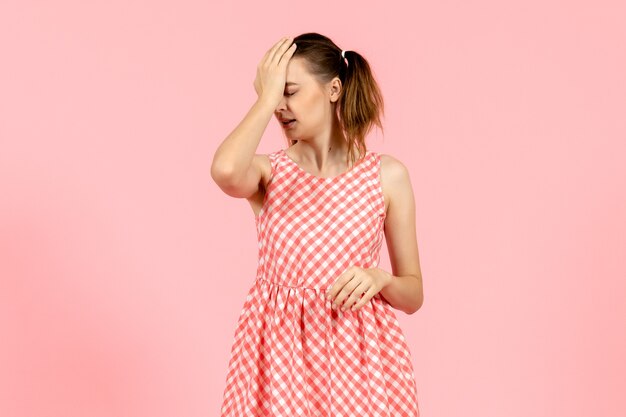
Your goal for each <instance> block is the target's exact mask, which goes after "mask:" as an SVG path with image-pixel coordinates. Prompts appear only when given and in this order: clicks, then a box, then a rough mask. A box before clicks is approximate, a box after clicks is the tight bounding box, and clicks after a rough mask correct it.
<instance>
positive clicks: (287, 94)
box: [285, 92, 296, 96]
mask: <svg viewBox="0 0 626 417" xmlns="http://www.w3.org/2000/svg"><path fill="white" fill-rule="evenodd" d="M294 94H296V93H295V92H293V93H291V94H289V93H285V95H286V96H293V95H294Z"/></svg>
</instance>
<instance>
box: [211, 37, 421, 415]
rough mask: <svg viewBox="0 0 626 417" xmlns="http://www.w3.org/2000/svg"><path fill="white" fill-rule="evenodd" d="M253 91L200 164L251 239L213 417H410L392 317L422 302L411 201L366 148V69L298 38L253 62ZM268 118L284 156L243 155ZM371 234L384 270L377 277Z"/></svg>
mask: <svg viewBox="0 0 626 417" xmlns="http://www.w3.org/2000/svg"><path fill="white" fill-rule="evenodd" d="M254 87H255V89H256V92H257V94H258V100H257V101H256V102H255V103H254V105H253V106H252V108H251V109H250V111H249V112H248V114H246V116H245V117H244V119H243V120H242V121H241V123H239V125H238V126H237V127H236V128H235V129H234V130H233V132H232V133H231V134H230V135H229V136H228V137H227V138H226V139H225V140H224V141H223V143H222V144H221V145H220V146H219V148H218V149H217V151H216V153H215V156H214V158H213V163H212V166H211V176H212V178H213V179H214V181H215V182H216V183H217V184H218V185H219V187H220V188H221V189H222V190H223V191H224V192H225V193H226V194H228V195H230V196H233V197H238V198H242V197H245V198H246V199H247V200H248V201H249V203H250V205H251V207H252V210H253V212H254V216H255V222H256V227H257V235H258V239H259V253H258V255H259V261H258V269H257V274H256V279H255V280H254V283H253V285H252V287H251V288H250V290H249V292H248V295H247V297H246V300H245V302H244V305H243V309H242V311H241V315H240V317H239V321H238V324H237V327H236V330H235V337H234V342H233V345H232V350H231V358H230V362H229V366H228V376H227V380H226V388H225V391H224V397H223V404H222V408H221V417H252V416H285V417H297V416H302V417H305V416H306V417H317V416H320V417H321V416H324V417H337V416H343V417H347V416H359V417H363V416H368V417H374V416H380V417H383V416H385V417H400V416H402V417H418V416H419V410H418V402H417V389H416V383H415V378H414V373H413V366H412V363H411V353H410V351H409V347H408V345H407V343H406V341H405V337H404V335H403V333H402V330H401V328H400V326H399V324H398V321H397V319H396V316H395V313H394V311H393V309H398V310H401V311H403V312H405V313H407V314H412V313H414V312H416V311H417V310H418V309H419V308H420V307H421V305H422V302H423V290H422V276H421V272H420V265H419V255H418V249H417V240H416V235H415V208H414V198H413V191H412V188H411V183H410V179H409V175H408V172H407V170H406V168H405V166H404V165H403V164H402V163H401V162H400V161H398V160H397V159H395V158H393V157H391V156H389V155H382V154H378V153H376V152H374V151H370V150H367V148H366V146H365V135H366V134H367V133H368V132H369V130H370V129H371V128H372V126H373V125H377V126H379V127H380V128H381V129H382V125H381V123H380V118H379V113H381V112H382V113H383V114H384V112H383V100H382V95H381V93H380V90H379V88H378V85H377V84H376V82H375V80H374V77H373V75H372V72H371V70H370V67H369V64H368V62H367V61H366V60H365V58H363V57H362V56H361V55H360V54H358V53H357V52H355V51H343V50H342V49H341V48H339V47H337V46H336V45H335V44H334V43H333V42H332V41H331V40H330V39H328V38H327V37H325V36H322V35H320V34H317V33H306V34H302V35H300V36H298V37H296V38H293V39H292V38H283V39H280V40H279V41H278V42H277V43H276V44H275V45H273V46H272V47H271V49H269V50H268V51H267V52H266V53H265V55H264V56H263V58H262V60H261V62H260V63H259V65H258V67H257V76H256V79H255V81H254ZM272 116H275V117H276V118H277V119H278V122H279V123H280V124H281V126H282V129H283V131H284V133H285V136H286V138H287V140H288V145H289V146H288V147H287V148H286V149H280V150H278V151H275V152H272V153H270V154H268V155H262V154H256V153H255V152H256V149H257V146H258V144H259V142H260V140H261V136H262V135H263V133H264V131H265V128H266V127H267V125H268V123H269V121H270V119H271V118H272ZM383 234H384V236H385V237H386V241H387V246H388V249H389V254H390V260H391V265H392V269H393V273H390V272H387V271H385V270H383V269H380V268H378V267H377V265H378V263H379V259H380V257H379V251H380V247H381V244H382V241H383Z"/></svg>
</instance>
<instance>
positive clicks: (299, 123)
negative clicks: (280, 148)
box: [276, 58, 338, 140]
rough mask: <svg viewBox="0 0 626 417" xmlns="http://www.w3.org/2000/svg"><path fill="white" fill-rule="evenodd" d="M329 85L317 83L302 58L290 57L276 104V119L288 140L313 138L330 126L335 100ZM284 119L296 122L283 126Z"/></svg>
mask: <svg viewBox="0 0 626 417" xmlns="http://www.w3.org/2000/svg"><path fill="white" fill-rule="evenodd" d="M337 80H338V79H337ZM330 85H331V83H329V84H328V85H320V84H319V83H318V82H317V80H316V79H315V78H313V76H312V75H311V74H310V73H309V72H308V71H307V69H306V67H305V65H304V59H303V58H291V59H290V60H289V63H288V64H287V81H286V83H285V90H284V93H283V98H282V99H281V101H280V103H279V104H278V106H277V107H276V117H277V118H278V122H279V123H280V125H281V126H282V129H284V131H285V134H286V135H287V137H288V138H289V139H298V140H299V139H307V138H313V137H315V136H317V135H320V134H324V133H325V132H326V130H327V129H330V125H331V121H332V120H331V117H332V115H333V110H334V106H333V105H334V104H335V103H334V102H335V101H336V97H335V96H336V94H335V93H334V92H333V90H332V89H331V88H330ZM283 119H295V122H291V123H289V124H288V125H284V124H283V123H282V121H283Z"/></svg>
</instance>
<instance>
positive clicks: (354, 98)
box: [288, 32, 384, 165]
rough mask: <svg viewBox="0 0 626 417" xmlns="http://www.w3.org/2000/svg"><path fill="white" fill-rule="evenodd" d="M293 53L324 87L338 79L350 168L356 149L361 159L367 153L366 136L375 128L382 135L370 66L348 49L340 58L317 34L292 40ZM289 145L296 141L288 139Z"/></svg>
mask: <svg viewBox="0 0 626 417" xmlns="http://www.w3.org/2000/svg"><path fill="white" fill-rule="evenodd" d="M293 42H294V43H295V44H296V51H295V52H294V54H293V57H302V58H304V62H305V65H306V68H307V70H308V71H309V72H310V73H311V74H312V75H313V76H314V77H315V78H316V79H317V80H318V81H319V82H320V83H321V84H325V83H327V82H329V81H330V80H332V79H333V78H334V77H339V79H340V80H341V84H342V90H341V95H340V96H339V100H337V107H336V110H337V117H338V120H339V123H340V126H341V128H342V130H343V132H344V135H345V137H346V139H347V142H348V160H349V161H350V165H353V164H354V162H355V159H356V156H355V149H354V148H355V147H356V148H357V149H358V151H359V152H358V154H359V155H361V157H363V156H364V155H365V152H366V151H367V146H366V145H365V136H366V135H367V134H368V133H369V131H370V130H371V129H372V127H374V125H376V126H378V127H379V128H380V129H381V131H383V133H384V129H383V126H382V123H381V121H380V115H381V114H382V115H383V116H384V103H383V96H382V94H381V91H380V88H379V87H378V84H377V83H376V80H375V79H374V76H373V74H372V71H371V69H370V66H369V63H368V62H367V60H366V59H365V58H363V56H361V55H360V54H359V53H358V52H356V51H353V50H351V49H348V50H346V52H345V53H344V55H345V58H346V60H347V61H348V62H347V64H346V62H344V58H343V57H342V56H341V50H342V49H341V48H339V47H338V46H337V45H335V43H334V42H333V41H331V40H330V39H329V38H327V37H326V36H323V35H320V34H318V33H314V32H310V33H303V34H301V35H299V36H296V37H295V38H294V39H293ZM288 141H289V145H293V144H294V143H296V142H297V140H295V139H293V140H292V139H289V140H288Z"/></svg>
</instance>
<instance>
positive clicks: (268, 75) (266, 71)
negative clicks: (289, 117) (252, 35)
mask: <svg viewBox="0 0 626 417" xmlns="http://www.w3.org/2000/svg"><path fill="white" fill-rule="evenodd" d="M295 50H296V44H295V43H293V38H290V37H284V38H282V39H280V40H279V41H278V42H276V43H275V44H274V46H272V47H271V48H270V49H269V50H268V51H267V52H266V53H265V55H264V56H263V58H262V59H261V62H259V65H257V70H256V78H255V80H254V89H255V90H256V93H257V95H258V96H259V98H262V99H263V100H267V102H269V103H270V104H271V105H273V106H274V107H275V106H277V105H278V103H279V102H280V99H281V98H282V96H283V92H284V90H285V82H286V81H287V63H288V62H289V60H290V59H291V56H292V55H293V53H294V51H295Z"/></svg>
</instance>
